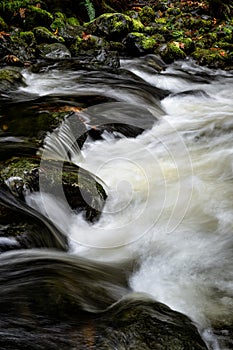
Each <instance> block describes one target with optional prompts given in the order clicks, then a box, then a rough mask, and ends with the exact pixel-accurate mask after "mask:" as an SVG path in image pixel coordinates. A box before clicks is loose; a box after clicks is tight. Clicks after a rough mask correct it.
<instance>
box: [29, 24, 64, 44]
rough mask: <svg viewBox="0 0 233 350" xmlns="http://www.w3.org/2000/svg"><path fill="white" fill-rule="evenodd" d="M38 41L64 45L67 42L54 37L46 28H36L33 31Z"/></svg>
mask: <svg viewBox="0 0 233 350" xmlns="http://www.w3.org/2000/svg"><path fill="white" fill-rule="evenodd" d="M33 33H34V35H35V38H36V41H37V43H38V44H42V43H63V42H64V41H65V40H64V39H63V38H62V37H59V36H56V35H54V34H53V33H52V32H50V31H49V30H48V29H47V28H45V27H36V28H34V29H33Z"/></svg>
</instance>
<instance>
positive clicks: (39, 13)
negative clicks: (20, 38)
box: [23, 6, 53, 30]
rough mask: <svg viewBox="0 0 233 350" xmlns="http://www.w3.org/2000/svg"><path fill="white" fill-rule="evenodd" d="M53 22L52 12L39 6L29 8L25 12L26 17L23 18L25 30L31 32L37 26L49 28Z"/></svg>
mask: <svg viewBox="0 0 233 350" xmlns="http://www.w3.org/2000/svg"><path fill="white" fill-rule="evenodd" d="M52 21H53V16H52V14H51V13H50V12H48V11H46V10H43V9H42V8H40V7H38V6H28V7H27V9H26V10H25V17H24V18H23V28H24V29H26V30H31V29H32V28H34V27H37V26H42V27H46V28H49V26H50V25H51V23H52Z"/></svg>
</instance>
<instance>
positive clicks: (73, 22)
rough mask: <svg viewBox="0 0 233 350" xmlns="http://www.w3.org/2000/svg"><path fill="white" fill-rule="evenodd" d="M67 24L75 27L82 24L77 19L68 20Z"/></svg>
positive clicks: (70, 18)
mask: <svg viewBox="0 0 233 350" xmlns="http://www.w3.org/2000/svg"><path fill="white" fill-rule="evenodd" d="M66 23H67V24H69V25H70V26H73V27H75V26H80V22H79V20H78V19H77V18H76V17H69V18H67V20H66Z"/></svg>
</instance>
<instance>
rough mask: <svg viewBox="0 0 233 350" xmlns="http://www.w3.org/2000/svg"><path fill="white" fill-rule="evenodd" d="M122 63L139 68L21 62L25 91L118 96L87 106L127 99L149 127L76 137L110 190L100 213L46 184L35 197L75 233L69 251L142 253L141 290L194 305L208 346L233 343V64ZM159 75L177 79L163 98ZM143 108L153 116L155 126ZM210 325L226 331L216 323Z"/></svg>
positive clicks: (188, 307)
mask: <svg viewBox="0 0 233 350" xmlns="http://www.w3.org/2000/svg"><path fill="white" fill-rule="evenodd" d="M121 67H122V69H124V71H125V72H127V74H129V76H134V77H135V76H137V77H138V78H140V79H138V80H137V79H135V82H134V83H133V82H132V81H131V82H130V81H129V82H128V83H126V80H124V82H122V81H120V80H119V79H120V78H119V77H117V76H116V77H115V78H113V77H112V76H111V77H110V76H108V75H107V72H100V73H98V74H99V75H98V77H97V76H96V75H95V73H93V72H92V73H90V72H85V71H76V72H74V71H69V70H66V71H64V70H58V69H57V70H56V69H53V70H49V71H45V72H43V73H40V74H35V73H29V72H27V71H25V72H24V76H25V79H26V83H27V87H24V88H21V91H24V92H30V93H34V94H36V95H39V96H45V95H48V94H59V95H60V96H61V95H64V96H65V95H67V94H69V96H72V94H74V95H75V94H76V95H77V94H89V95H91V94H93V95H94V94H99V95H103V96H108V97H109V98H114V99H115V100H117V101H118V102H109V103H107V104H101V105H99V107H89V109H87V111H86V113H87V115H88V113H89V112H90V113H96V111H97V113H98V111H100V110H101V112H102V113H105V115H107V116H110V117H111V118H112V119H114V120H118V121H119V120H120V121H121V120H122V121H123V120H124V108H126V109H127V108H128V109H129V110H130V108H131V109H132V111H133V114H135V120H136V118H140V126H141V127H142V128H143V129H144V132H143V133H142V134H140V135H139V136H137V137H135V138H132V137H125V136H123V135H122V134H121V133H120V132H115V133H109V132H107V131H105V132H104V133H103V137H102V139H101V140H97V141H93V140H92V139H91V138H89V139H88V140H87V141H86V142H85V144H84V147H83V148H82V150H81V151H80V150H79V148H78V147H77V148H74V151H73V153H72V155H71V157H72V161H73V162H74V163H76V164H78V165H80V166H82V167H83V168H85V169H87V170H89V171H91V172H92V173H94V174H96V175H97V176H99V177H100V178H101V179H102V180H103V182H104V184H105V185H104V186H105V189H106V191H107V193H108V199H107V202H106V205H105V207H104V209H103V213H102V216H101V218H100V220H99V221H98V222H96V223H95V224H89V223H87V222H86V221H85V220H84V218H83V216H82V215H81V214H80V215H76V214H74V213H73V212H71V211H70V210H69V208H68V206H67V205H66V203H61V202H58V201H57V200H56V198H54V197H53V196H51V195H49V194H47V193H42V197H39V195H38V194H30V195H29V196H28V198H27V202H28V203H29V204H30V205H32V206H34V207H35V208H37V209H39V210H40V211H42V212H43V213H45V214H46V215H47V216H48V217H49V218H50V219H51V220H52V221H53V222H54V223H55V225H56V226H58V227H59V228H60V229H61V230H62V231H63V232H65V233H66V234H67V235H68V237H69V241H70V252H71V253H74V254H77V255H79V256H82V257H88V258H92V259H96V260H99V261H104V262H108V261H111V262H115V261H116V262H119V261H124V260H128V261H137V266H138V268H137V269H135V271H134V272H133V273H132V275H131V276H130V286H131V288H132V289H133V290H134V291H137V292H146V293H149V294H150V295H152V296H153V298H155V299H156V300H158V301H161V302H163V303H165V304H166V305H168V306H170V307H171V308H172V309H174V310H178V311H180V312H182V313H184V314H186V315H188V316H189V317H190V318H191V319H192V320H193V321H194V322H196V323H197V325H198V327H199V329H200V332H202V334H203V337H204V339H205V340H206V342H207V344H208V346H209V348H210V349H214V350H218V349H221V350H226V349H230V346H232V348H233V342H232V340H231V339H229V338H230V335H229V334H230V333H228V332H229V329H230V328H231V327H232V325H233V147H232V146H233V73H232V72H224V71H221V70H210V69H208V68H204V67H200V66H197V65H196V64H195V63H194V62H192V61H182V62H176V63H174V64H172V65H170V66H168V67H167V68H165V69H164V70H162V71H161V72H158V71H157V70H155V69H153V68H151V67H149V66H147V65H146V64H145V62H144V61H143V59H134V60H122V62H121ZM132 73H133V74H134V75H133V74H132ZM130 74H131V75H130ZM114 79H115V80H114ZM143 84H145V86H147V89H146V88H144V85H143ZM153 87H157V88H160V89H164V90H167V91H169V94H168V95H167V96H166V97H165V98H163V99H162V100H161V104H160V102H159V100H158V98H157V97H156V96H154V95H153V89H152V88H153ZM149 88H150V90H148V89H149ZM119 107H120V108H119ZM94 108H97V109H96V110H94ZM137 110H138V111H139V112H140V113H139V112H137ZM144 112H145V114H146V113H149V114H150V115H152V116H153V118H154V124H153V125H152V127H151V128H149V129H148V128H147V127H146V119H143V118H144ZM84 113H85V112H84ZM132 120H133V119H132ZM132 123H134V122H132ZM135 123H136V121H135ZM61 132H62V131H61ZM66 132H67V131H66ZM69 133H70V138H72V131H69V130H68V134H69ZM51 138H52V135H48V136H47V143H48V144H49V140H51ZM45 148H46V147H45ZM55 153H56V151H55ZM213 329H217V330H221V331H219V332H218V331H216V332H215V333H216V334H215V335H214V332H213ZM224 337H226V338H227V339H228V340H227V342H224ZM226 344H227V345H226ZM231 344H232V345H231Z"/></svg>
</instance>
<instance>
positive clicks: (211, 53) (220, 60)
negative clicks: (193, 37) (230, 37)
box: [192, 48, 233, 68]
mask: <svg viewBox="0 0 233 350" xmlns="http://www.w3.org/2000/svg"><path fill="white" fill-rule="evenodd" d="M192 57H193V58H194V59H195V60H196V61H197V62H198V63H199V64H200V65H205V66H208V67H210V68H226V67H227V66H228V65H229V66H231V65H232V64H233V61H232V56H231V55H230V53H228V52H227V51H225V50H223V49H219V48H210V49H200V48H197V49H196V50H195V51H194V52H193V53H192Z"/></svg>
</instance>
